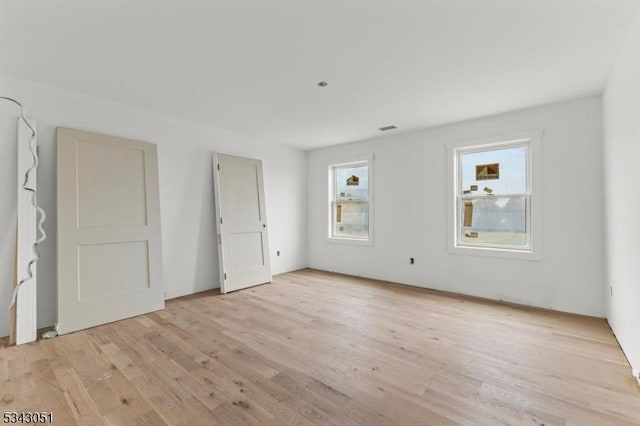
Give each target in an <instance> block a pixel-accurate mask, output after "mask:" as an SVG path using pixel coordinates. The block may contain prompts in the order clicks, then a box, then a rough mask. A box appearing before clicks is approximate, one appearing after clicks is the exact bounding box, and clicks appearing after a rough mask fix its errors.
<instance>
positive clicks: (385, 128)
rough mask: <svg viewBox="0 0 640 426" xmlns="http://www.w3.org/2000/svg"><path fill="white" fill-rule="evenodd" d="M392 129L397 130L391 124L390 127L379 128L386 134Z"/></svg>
mask: <svg viewBox="0 0 640 426" xmlns="http://www.w3.org/2000/svg"><path fill="white" fill-rule="evenodd" d="M393 129H397V127H396V126H394V125H393V124H392V125H391V126H384V127H380V131H381V132H386V131H387V130H393Z"/></svg>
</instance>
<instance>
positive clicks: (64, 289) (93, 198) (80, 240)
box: [56, 128, 164, 334]
mask: <svg viewBox="0 0 640 426" xmlns="http://www.w3.org/2000/svg"><path fill="white" fill-rule="evenodd" d="M57 149H58V152H57V156H58V159H57V161H58V164H57V167H58V182H57V190H58V199H57V201H58V218H57V220H58V323H57V325H56V328H57V331H58V333H60V334H64V333H69V332H72V331H76V330H81V329H84V328H88V327H93V326H96V325H99V324H105V323H108V322H112V321H117V320H120V319H123V318H128V317H132V316H136V315H140V314H144V313H147V312H152V311H156V310H159V309H163V308H164V293H163V286H162V251H161V241H160V205H159V193H158V160H157V151H156V145H154V144H150V143H146V142H139V141H133V140H128V139H122V138H117V137H113V136H105V135H99V134H95V133H89V132H82V131H78V130H70V129H61V128H59V129H58V130H57Z"/></svg>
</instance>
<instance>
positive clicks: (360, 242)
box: [325, 154, 375, 246]
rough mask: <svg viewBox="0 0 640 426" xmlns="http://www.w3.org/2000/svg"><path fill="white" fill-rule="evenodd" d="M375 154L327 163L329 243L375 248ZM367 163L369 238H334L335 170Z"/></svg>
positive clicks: (327, 230) (326, 217)
mask: <svg viewBox="0 0 640 426" xmlns="http://www.w3.org/2000/svg"><path fill="white" fill-rule="evenodd" d="M374 160H375V155H374V154H363V155H353V156H347V157H341V158H339V159H336V160H334V161H327V162H326V164H325V170H327V174H328V183H329V185H328V186H327V188H328V193H327V195H328V200H327V213H328V214H327V215H325V220H326V222H325V230H326V231H325V232H327V234H326V235H327V237H326V239H327V242H328V243H333V244H348V245H356V246H373V243H374V232H373V231H374V211H375V202H374V201H375V200H374V199H375V195H374V194H375V184H374V172H373V169H374V164H373V163H374ZM362 163H367V166H368V169H367V174H368V185H369V197H368V200H367V202H368V203H369V236H368V238H366V239H364V238H346V237H335V236H333V235H332V234H333V229H332V228H333V202H334V200H333V194H334V192H335V182H334V181H333V168H334V167H342V166H349V165H352V164H362Z"/></svg>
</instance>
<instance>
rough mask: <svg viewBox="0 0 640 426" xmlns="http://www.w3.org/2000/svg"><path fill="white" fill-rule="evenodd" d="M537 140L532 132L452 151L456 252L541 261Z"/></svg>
mask: <svg viewBox="0 0 640 426" xmlns="http://www.w3.org/2000/svg"><path fill="white" fill-rule="evenodd" d="M538 140H539V136H537V135H535V134H530V135H528V136H526V137H518V138H514V139H512V138H507V139H506V140H502V141H500V140H499V141H495V140H494V141H493V142H489V143H487V142H485V143H478V144H472V145H471V144H465V145H462V146H457V147H452V148H451V149H450V152H451V157H452V158H451V160H452V162H453V166H454V167H453V169H454V170H453V176H452V178H453V179H452V180H453V188H452V189H453V191H452V192H453V193H454V199H453V206H452V207H453V208H452V210H453V211H452V222H453V223H452V225H453V226H452V230H453V232H451V234H452V235H450V239H451V240H453V241H452V242H453V244H452V245H451V244H450V248H451V251H452V252H456V253H461V252H462V253H471V254H489V255H503V256H504V255H506V256H515V257H524V258H532V259H536V258H539V255H540V253H539V237H540V232H539V227H540V221H539V208H538V206H537V205H534V202H535V201H536V200H537V199H536V198H535V197H534V194H533V189H534V186H535V188H536V189H538V186H537V185H534V183H535V182H536V180H534V179H533V178H534V176H535V175H537V173H536V172H535V170H533V167H534V166H535V167H538V166H539V165H538V163H539V161H537V160H536V159H535V158H534V157H535V155H537V148H536V145H537V141H538ZM535 177H537V176H535ZM534 230H535V231H536V232H533V231H534Z"/></svg>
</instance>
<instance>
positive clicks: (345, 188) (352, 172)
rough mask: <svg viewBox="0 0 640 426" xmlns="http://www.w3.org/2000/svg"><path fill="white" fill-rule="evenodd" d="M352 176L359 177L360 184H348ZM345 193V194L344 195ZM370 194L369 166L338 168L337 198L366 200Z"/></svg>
mask: <svg viewBox="0 0 640 426" xmlns="http://www.w3.org/2000/svg"><path fill="white" fill-rule="evenodd" d="M351 176H356V177H358V179H359V181H358V185H347V179H349V178H350V177H351ZM343 194H344V195H343ZM368 196H369V167H368V166H366V165H363V166H354V167H344V168H336V200H349V199H352V200H356V199H358V200H366V199H367V198H368Z"/></svg>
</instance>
